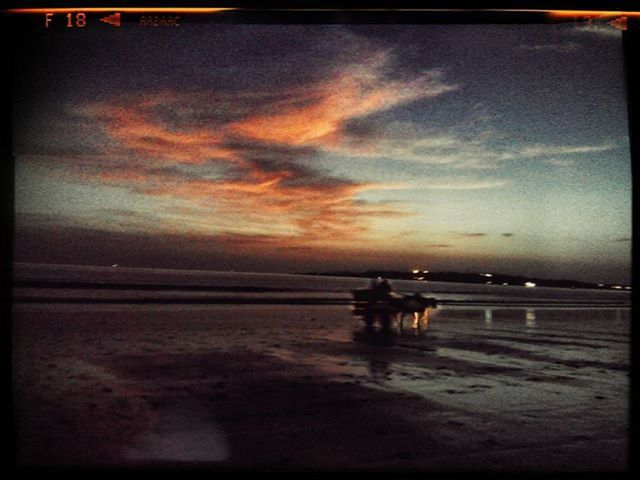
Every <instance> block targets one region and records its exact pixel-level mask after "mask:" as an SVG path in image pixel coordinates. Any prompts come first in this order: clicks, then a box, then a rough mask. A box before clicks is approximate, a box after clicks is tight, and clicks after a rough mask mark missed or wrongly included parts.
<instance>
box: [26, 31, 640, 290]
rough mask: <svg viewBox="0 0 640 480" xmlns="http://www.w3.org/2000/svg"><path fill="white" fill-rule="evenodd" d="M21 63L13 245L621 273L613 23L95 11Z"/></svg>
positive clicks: (145, 255) (251, 266)
mask: <svg viewBox="0 0 640 480" xmlns="http://www.w3.org/2000/svg"><path fill="white" fill-rule="evenodd" d="M22 62H23V63H22V64H21V65H18V66H16V69H17V73H16V75H17V85H18V92H17V95H16V106H15V131H14V138H15V158H16V185H15V193H16V200H15V206H16V218H15V221H16V239H15V242H16V254H15V260H16V261H33V262H50V263H78V264H94V265H111V264H113V263H119V264H121V265H128V266H144V267H170V268H197V269H213V270H230V269H234V270H237V271H277V272H301V271H317V270H323V271H327V270H347V269H357V270H363V269H407V270H408V269H412V268H420V269H429V270H432V271H437V270H455V271H494V272H502V273H512V274H524V275H532V276H543V277H547V278H574V279H578V280H586V281H593V282H628V281H629V276H630V265H631V263H630V247H631V174H630V157H629V140H628V130H627V112H626V100H625V86H624V76H623V57H622V40H621V34H620V32H619V31H617V30H614V29H612V28H608V27H597V28H595V27H592V28H587V27H578V26H575V25H571V24H557V25H484V26H482V25H479V26H473V25H357V26H356V25H351V26H347V25H303V26H292V25H215V24H210V25H207V24H191V25H189V24H183V25H182V26H181V27H180V28H174V29H169V28H167V29H152V28H149V29H144V28H136V26H135V25H123V28H121V29H115V28H109V27H108V26H105V28H96V29H94V30H90V29H86V31H82V32H69V31H60V32H57V33H55V34H49V35H48V36H47V38H43V39H42V41H41V42H36V44H34V45H33V49H32V55H31V56H30V57H28V59H27V58H25V59H23V60H22Z"/></svg>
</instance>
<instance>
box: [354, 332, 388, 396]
mask: <svg viewBox="0 0 640 480" xmlns="http://www.w3.org/2000/svg"><path fill="white" fill-rule="evenodd" d="M395 337H396V335H395V334H394V333H392V332H390V331H388V330H383V329H380V330H377V329H375V328H373V327H371V326H365V327H363V328H361V329H359V330H355V331H354V332H353V341H354V342H356V343H361V344H366V345H375V346H383V347H388V346H391V345H393V339H394V338H395ZM360 353H361V354H363V355H364V357H365V359H366V361H367V368H368V370H369V375H370V377H371V380H372V381H373V382H375V383H384V382H387V381H389V380H390V378H391V366H390V364H389V362H388V361H386V360H385V359H384V358H383V357H382V355H381V351H380V350H378V349H375V350H374V349H364V350H363V351H362V352H360Z"/></svg>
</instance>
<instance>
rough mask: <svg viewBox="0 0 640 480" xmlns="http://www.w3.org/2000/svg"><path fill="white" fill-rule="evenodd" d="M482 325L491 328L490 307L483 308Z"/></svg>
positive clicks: (491, 312)
mask: <svg viewBox="0 0 640 480" xmlns="http://www.w3.org/2000/svg"><path fill="white" fill-rule="evenodd" d="M484 325H485V327H487V328H491V327H492V326H493V310H491V309H490V308H486V309H485V310H484Z"/></svg>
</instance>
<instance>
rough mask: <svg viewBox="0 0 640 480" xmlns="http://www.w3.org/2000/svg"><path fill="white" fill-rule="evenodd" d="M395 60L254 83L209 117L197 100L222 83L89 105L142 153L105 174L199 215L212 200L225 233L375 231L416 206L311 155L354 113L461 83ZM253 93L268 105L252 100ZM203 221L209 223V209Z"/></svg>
mask: <svg viewBox="0 0 640 480" xmlns="http://www.w3.org/2000/svg"><path fill="white" fill-rule="evenodd" d="M388 60H389V59H388V55H387V54H386V53H381V54H377V55H374V56H372V57H371V59H370V60H369V61H367V62H364V63H361V64H357V65H350V66H347V67H343V68H342V69H338V70H336V71H334V73H333V74H332V75H331V76H330V77H329V78H327V79H326V80H324V81H320V82H316V83H314V84H310V85H305V86H302V87H300V88H299V90H298V91H295V92H289V93H287V94H286V95H277V94H275V95H274V94H269V95H253V96H248V95H245V96H243V97H242V102H244V103H243V104H242V105H240V106H238V108H237V109H234V105H233V104H226V105H225V108H223V109H221V110H222V111H223V113H222V114H221V115H218V116H217V117H216V118H215V121H214V122H212V123H210V124H209V125H207V126H203V125H202V124H201V122H200V120H199V119H198V118H199V117H198V115H195V114H193V112H197V113H200V114H202V113H203V112H204V116H205V117H206V111H205V108H206V101H207V99H209V100H210V99H212V98H214V97H215V96H214V95H213V94H210V95H207V94H201V95H197V94H195V96H194V94H181V93H176V92H159V93H158V94H155V95H154V94H146V95H143V96H140V97H139V98H134V97H131V98H129V99H128V101H127V105H122V104H118V103H114V104H94V105H91V106H89V107H85V108H83V109H81V110H79V111H78V112H79V113H80V114H81V115H83V116H84V117H85V118H89V119H92V120H93V121H95V122H96V123H97V124H98V125H99V126H101V127H102V129H103V130H104V131H105V132H106V134H107V136H108V138H109V139H111V140H112V141H113V142H114V143H113V145H112V146H111V147H107V150H109V149H110V148H111V149H113V150H114V151H120V152H123V151H124V152H125V154H126V155H128V156H131V157H132V158H134V159H135V161H134V160H132V161H131V162H130V163H129V164H128V166H127V167H125V168H124V169H123V168H122V167H119V168H118V170H105V169H104V166H102V167H101V168H102V170H101V171H100V173H99V174H98V175H97V178H99V179H100V180H101V181H105V182H114V183H118V184H120V185H122V186H125V187H128V188H130V189H132V190H135V191H137V192H141V193H144V194H146V195H156V196H162V197H165V198H168V199H172V198H173V199H175V200H177V201H180V202H182V203H184V202H188V203H191V204H192V205H193V206H194V211H196V210H197V211H198V215H202V207H203V206H206V207H207V208H209V209H210V217H209V220H210V225H211V232H214V233H216V234H224V233H225V232H228V231H229V225H230V224H231V223H232V222H233V221H234V220H235V223H236V224H237V225H238V227H236V228H235V233H236V234H237V233H243V232H245V233H248V234H251V235H254V236H255V235H260V234H271V233H274V234H275V235H280V236H281V237H282V238H283V239H286V240H287V242H288V244H290V245H292V244H293V243H295V242H296V241H299V242H310V241H313V242H320V243H322V242H345V241H355V240H358V239H359V240H362V241H364V240H365V239H366V237H367V234H368V233H369V229H368V220H370V219H373V218H385V217H394V216H398V215H404V214H405V213H404V212H402V211H401V210H398V209H397V208H391V207H390V206H389V205H384V204H371V203H367V202H364V201H362V200H361V199H360V198H359V195H360V194H361V193H362V192H364V191H367V190H370V189H376V188H380V187H382V186H381V185H377V184H374V183H358V182H353V181H349V180H345V179H340V178H335V177H332V176H330V175H327V174H325V173H321V172H319V171H316V170H314V169H313V168H312V167H311V166H310V163H309V160H310V157H313V155H314V154H316V153H318V151H319V149H326V148H329V149H330V148H332V147H335V146H337V145H338V144H339V143H340V141H341V130H342V129H343V128H344V125H345V123H346V122H348V121H349V120H351V119H354V118H358V117H363V116H367V115H371V114H373V113H375V112H380V111H384V110H387V109H390V108H393V107H395V106H398V105H400V104H403V103H406V102H409V101H413V100H416V99H419V98H424V97H428V96H433V95H438V94H440V93H442V92H444V91H447V90H448V89H451V88H454V87H449V86H446V85H443V84H442V83H440V82H439V81H438V78H437V77H438V76H437V74H435V73H433V72H431V73H424V74H422V75H419V76H418V77H416V78H411V79H390V78H388V74H387V66H388V65H387V64H388ZM251 101H254V102H257V103H256V108H253V109H251V108H247V105H246V103H247V102H251ZM194 102H196V103H194ZM238 102H240V100H239V101H238ZM240 103H241V102H240ZM203 104H204V106H203ZM190 108H191V110H190ZM212 108H213V106H212ZM167 111H169V113H176V112H178V113H180V114H179V115H173V117H177V120H176V119H175V118H169V120H168V119H167V118H166V117H167V116H166V115H164V114H165V113H166V112H167ZM224 115H227V117H225V116H224ZM169 117H171V115H170V116H169ZM105 153H108V152H105ZM163 165H164V166H167V165H168V166H180V165H181V166H182V170H181V172H178V171H172V172H169V171H167V169H166V168H165V169H164V170H163V169H162V168H163ZM198 165H199V166H201V168H208V167H207V166H209V165H215V166H217V168H218V169H219V171H218V172H217V175H214V176H213V177H211V176H210V175H209V176H202V175H201V171H199V172H200V173H191V174H189V173H188V172H187V173H185V168H186V169H187V170H188V168H189V166H192V167H195V166H198ZM152 167H153V168H152ZM193 172H195V171H193ZM196 207H197V208H196ZM187 223H188V222H187ZM195 223H197V224H198V225H202V218H201V217H200V218H198V222H194V224H195Z"/></svg>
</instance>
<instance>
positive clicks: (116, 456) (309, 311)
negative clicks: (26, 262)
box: [12, 303, 630, 471]
mask: <svg viewBox="0 0 640 480" xmlns="http://www.w3.org/2000/svg"><path fill="white" fill-rule="evenodd" d="M629 325H630V316H629V310H628V308H609V309H608V308H605V307H602V308H557V307H556V308H543V307H542V306H537V308H535V309H531V308H513V307H502V308H501V307H495V306H494V307H491V308H486V307H484V306H483V307H478V306H476V307H441V308H436V309H434V310H432V311H431V312H430V314H429V321H428V323H427V324H423V325H422V326H421V328H413V325H412V322H411V321H410V319H405V322H404V324H403V328H402V329H401V328H400V325H398V324H397V323H396V324H394V326H393V329H392V333H391V335H382V334H380V333H379V332H377V331H373V332H370V331H367V330H365V329H364V324H363V322H361V321H359V320H358V319H357V318H355V317H354V316H353V315H352V314H351V311H350V309H349V307H348V306H346V305H284V304H283V305H252V304H215V305H200V304H195V305H194V304H175V305H169V304H163V305H152V304H139V305H131V304H126V303H125V304H106V305H103V304H99V305H95V304H82V303H72V304H46V303H45V304H33V303H17V304H15V305H14V308H13V350H12V356H13V373H14V380H13V390H14V404H15V422H16V430H17V436H18V445H17V446H18V462H19V463H20V464H22V465H40V466H50V465H56V466H59V465H66V466H97V467H136V468H138V467H143V468H144V467H151V468H164V467H172V468H175V467H177V468H205V469H209V468H212V469H221V470H247V469H276V470H280V469H283V470H309V469H311V470H393V471H398V470H408V471H414V470H419V471H460V470H462V471H467V470H471V471H482V470H489V471H493V470H499V471H505V470H506V471H532V470H534V471H620V470H624V469H625V468H626V466H627V461H628V452H627V440H628V438H627V437H628V409H629V395H628V392H629V360H630V351H629V349H630V343H629V342H630V337H629Z"/></svg>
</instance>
